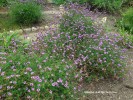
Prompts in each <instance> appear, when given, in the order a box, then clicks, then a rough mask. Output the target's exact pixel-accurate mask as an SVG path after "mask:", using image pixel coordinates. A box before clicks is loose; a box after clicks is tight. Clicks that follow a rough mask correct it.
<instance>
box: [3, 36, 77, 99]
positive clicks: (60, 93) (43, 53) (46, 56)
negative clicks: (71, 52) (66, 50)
mask: <svg viewBox="0 0 133 100" xmlns="http://www.w3.org/2000/svg"><path fill="white" fill-rule="evenodd" d="M11 37H12V38H11ZM11 37H10V42H9V43H8V45H6V46H5V45H2V46H3V47H4V49H3V50H2V52H3V53H5V55H3V58H4V60H3V62H1V66H0V99H47V100H48V99H50V100H55V99H58V100H62V99H72V98H75V96H74V94H75V93H77V90H78V85H77V81H78V80H77V79H76V78H74V77H75V75H78V73H77V72H76V71H75V67H74V66H75V65H74V64H72V62H71V61H70V60H66V59H62V58H60V59H56V57H55V56H54V54H53V53H52V52H51V50H50V48H49V51H47V47H46V46H44V45H46V44H45V43H47V44H48V43H49V42H48V40H47V41H45V42H43V44H40V46H41V49H39V47H38V43H39V41H41V40H43V38H42V39H41V37H42V35H41V36H40V35H39V36H38V38H39V39H37V40H36V41H34V42H32V44H24V43H23V42H22V41H20V40H19V39H18V38H17V39H16V38H15V37H13V36H11ZM1 38H4V37H3V36H2V37H1ZM7 42H8V41H7ZM3 43H5V42H4V41H3Z"/></svg>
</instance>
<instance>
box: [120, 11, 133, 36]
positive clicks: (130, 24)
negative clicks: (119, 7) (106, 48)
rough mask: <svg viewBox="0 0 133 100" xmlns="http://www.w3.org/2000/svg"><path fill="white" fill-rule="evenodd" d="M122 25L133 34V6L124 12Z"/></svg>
mask: <svg viewBox="0 0 133 100" xmlns="http://www.w3.org/2000/svg"><path fill="white" fill-rule="evenodd" d="M120 26H121V27H122V28H124V29H125V31H127V32H128V33H131V34H133V8H129V9H127V11H126V12H124V13H123V14H122V20H121V21H120Z"/></svg>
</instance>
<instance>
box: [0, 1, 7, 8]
mask: <svg viewBox="0 0 133 100" xmlns="http://www.w3.org/2000/svg"><path fill="white" fill-rule="evenodd" d="M7 4H8V1H7V0H1V1H0V7H4V6H7Z"/></svg>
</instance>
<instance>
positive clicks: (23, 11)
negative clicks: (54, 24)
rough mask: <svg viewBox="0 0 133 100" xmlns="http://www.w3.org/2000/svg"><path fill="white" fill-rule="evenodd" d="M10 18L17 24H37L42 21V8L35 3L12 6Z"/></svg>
mask: <svg viewBox="0 0 133 100" xmlns="http://www.w3.org/2000/svg"><path fill="white" fill-rule="evenodd" d="M10 16H11V18H12V20H13V21H14V22H15V23H17V24H24V25H31V24H35V23H37V22H39V20H40V19H41V7H40V6H39V5H37V4H36V3H34V2H26V3H15V4H13V5H12V6H11V9H10Z"/></svg>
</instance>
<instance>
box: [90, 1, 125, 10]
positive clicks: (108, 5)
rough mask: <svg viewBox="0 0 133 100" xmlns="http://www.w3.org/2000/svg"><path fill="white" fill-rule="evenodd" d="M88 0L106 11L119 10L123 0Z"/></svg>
mask: <svg viewBox="0 0 133 100" xmlns="http://www.w3.org/2000/svg"><path fill="white" fill-rule="evenodd" d="M88 2H89V3H91V4H92V5H93V6H96V7H98V8H102V9H105V10H106V11H108V12H114V11H116V10H119V9H120V8H121V6H122V4H123V0H88Z"/></svg>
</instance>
